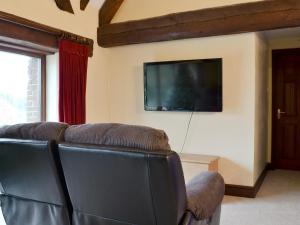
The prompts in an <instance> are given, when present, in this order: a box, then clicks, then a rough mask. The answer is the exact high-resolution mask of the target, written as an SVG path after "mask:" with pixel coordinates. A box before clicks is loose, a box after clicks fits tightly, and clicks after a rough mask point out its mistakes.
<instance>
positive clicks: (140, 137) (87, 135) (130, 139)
mask: <svg viewBox="0 0 300 225" xmlns="http://www.w3.org/2000/svg"><path fill="white" fill-rule="evenodd" d="M65 141H66V142H70V143H80V144H98V145H107V146H123V147H129V148H139V149H144V150H170V145H169V143H168V136H167V135H166V133H165V132H164V131H162V130H157V129H154V128H150V127H145V126H134V125H125V124H117V123H103V124H84V125H74V126H70V127H69V128H68V129H67V130H66V132H65Z"/></svg>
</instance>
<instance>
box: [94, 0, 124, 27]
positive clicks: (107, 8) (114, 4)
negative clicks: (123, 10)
mask: <svg viewBox="0 0 300 225" xmlns="http://www.w3.org/2000/svg"><path fill="white" fill-rule="evenodd" d="M123 2H124V0H105V2H104V3H103V5H102V7H101V9H100V11H99V27H101V26H103V25H105V24H109V23H110V22H111V21H112V19H113V18H114V16H115V15H116V13H117V11H118V10H119V8H120V7H121V5H122V3H123Z"/></svg>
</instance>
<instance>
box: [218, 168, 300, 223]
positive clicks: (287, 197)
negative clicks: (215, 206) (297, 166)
mask: <svg viewBox="0 0 300 225" xmlns="http://www.w3.org/2000/svg"><path fill="white" fill-rule="evenodd" d="M221 225H300V172H295V171H283V170H275V171H269V172H268V175H267V177H266V179H265V181H264V183H263V185H262V187H261V189H260V191H259V193H258V195H257V197H256V198H255V199H247V198H238V197H231V196H226V197H225V199H224V201H223V206H222V217H221Z"/></svg>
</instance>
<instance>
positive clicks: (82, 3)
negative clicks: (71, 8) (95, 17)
mask: <svg viewBox="0 0 300 225" xmlns="http://www.w3.org/2000/svg"><path fill="white" fill-rule="evenodd" d="M89 2H90V0H80V9H81V10H85V8H86V7H87V5H88V4H89Z"/></svg>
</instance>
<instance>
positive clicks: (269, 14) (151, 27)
mask: <svg viewBox="0 0 300 225" xmlns="http://www.w3.org/2000/svg"><path fill="white" fill-rule="evenodd" d="M297 26H300V1H299V0H268V1H260V2H253V3H244V4H237V5H231V6H224V7H217V8H209V9H202V10H196V11H190V12H182V13H175V14H169V15H165V16H161V17H155V18H149V19H143V20H137V21H128V22H122V23H113V24H105V25H103V24H100V25H99V28H98V44H99V45H100V46H102V47H114V46H121V45H129V44H139V43H150V42H158V41H169V40H177V39H186V38H198V37H209V36H216V35H227V34H237V33H244V32H256V31H263V30H271V29H279V28H288V27H297Z"/></svg>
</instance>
